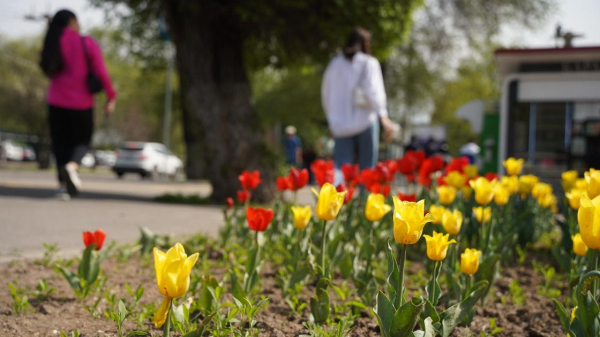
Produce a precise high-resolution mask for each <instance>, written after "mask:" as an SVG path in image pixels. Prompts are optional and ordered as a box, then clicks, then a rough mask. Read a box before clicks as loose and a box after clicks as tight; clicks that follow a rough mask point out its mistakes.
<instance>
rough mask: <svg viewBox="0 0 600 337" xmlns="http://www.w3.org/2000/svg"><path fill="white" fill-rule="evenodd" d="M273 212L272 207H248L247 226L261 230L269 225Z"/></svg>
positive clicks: (254, 229)
mask: <svg viewBox="0 0 600 337" xmlns="http://www.w3.org/2000/svg"><path fill="white" fill-rule="evenodd" d="M274 214H275V213H273V210H272V209H264V208H260V207H257V208H253V207H248V209H247V210H246V220H248V227H249V228H250V229H251V230H253V231H257V232H263V231H264V230H266V229H267V227H269V224H270V223H271V220H272V219H273V215H274Z"/></svg>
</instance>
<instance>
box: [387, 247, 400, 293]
mask: <svg viewBox="0 0 600 337" xmlns="http://www.w3.org/2000/svg"><path fill="white" fill-rule="evenodd" d="M390 240H391V239H390V238H388V239H387V249H386V251H385V252H386V255H387V260H388V278H387V282H388V292H389V294H390V298H391V300H392V302H395V301H394V298H395V297H396V296H402V294H396V292H397V289H400V286H401V285H400V269H398V262H396V256H395V254H396V252H395V250H394V248H393V247H392V246H391V245H390Z"/></svg>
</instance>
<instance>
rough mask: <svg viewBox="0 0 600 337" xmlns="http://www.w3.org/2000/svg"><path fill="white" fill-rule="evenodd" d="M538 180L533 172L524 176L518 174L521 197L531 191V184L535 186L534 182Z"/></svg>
mask: <svg viewBox="0 0 600 337" xmlns="http://www.w3.org/2000/svg"><path fill="white" fill-rule="evenodd" d="M539 181H540V179H539V178H538V177H536V176H534V175H533V174H526V175H524V176H520V177H519V193H521V197H523V198H524V197H526V196H527V195H528V194H529V193H531V190H532V189H533V186H535V184H537V183H538V182H539Z"/></svg>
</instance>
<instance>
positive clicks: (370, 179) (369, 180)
mask: <svg viewBox="0 0 600 337" xmlns="http://www.w3.org/2000/svg"><path fill="white" fill-rule="evenodd" d="M360 183H361V184H363V185H365V187H366V188H367V189H369V187H370V186H371V185H373V184H375V183H377V177H376V174H375V171H373V170H372V169H369V168H366V169H364V170H362V171H361V172H360Z"/></svg>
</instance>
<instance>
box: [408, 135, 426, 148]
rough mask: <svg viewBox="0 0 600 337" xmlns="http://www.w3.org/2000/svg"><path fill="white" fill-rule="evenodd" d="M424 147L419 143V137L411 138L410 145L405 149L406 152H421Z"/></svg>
mask: <svg viewBox="0 0 600 337" xmlns="http://www.w3.org/2000/svg"><path fill="white" fill-rule="evenodd" d="M421 148H422V146H421V143H419V138H417V136H414V135H413V136H411V137H410V143H408V145H406V146H405V147H404V151H418V150H421Z"/></svg>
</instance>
